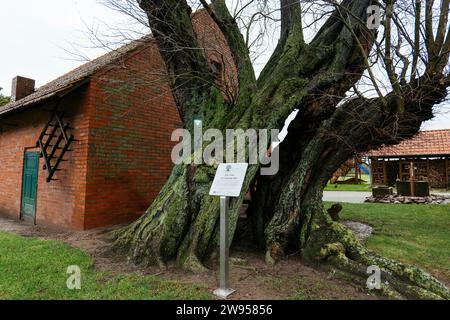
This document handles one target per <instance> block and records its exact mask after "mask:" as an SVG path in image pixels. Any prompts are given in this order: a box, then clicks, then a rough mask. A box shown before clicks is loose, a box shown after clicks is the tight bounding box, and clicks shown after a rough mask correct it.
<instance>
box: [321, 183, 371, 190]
mask: <svg viewBox="0 0 450 320" xmlns="http://www.w3.org/2000/svg"><path fill="white" fill-rule="evenodd" d="M325 191H363V192H372V186H371V185H370V184H367V183H363V184H331V183H328V184H327V186H326V187H325Z"/></svg>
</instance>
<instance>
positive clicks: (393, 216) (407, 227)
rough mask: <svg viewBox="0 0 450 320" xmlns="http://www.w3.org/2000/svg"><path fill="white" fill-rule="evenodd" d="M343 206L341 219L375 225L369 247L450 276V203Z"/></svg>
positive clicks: (430, 270) (438, 273) (440, 274)
mask: <svg viewBox="0 0 450 320" xmlns="http://www.w3.org/2000/svg"><path fill="white" fill-rule="evenodd" d="M326 205H327V207H328V206H330V205H331V204H330V203H327V204H326ZM343 206H344V209H343V211H342V213H341V217H342V219H345V220H354V221H361V222H365V223H367V224H369V225H371V226H373V227H374V233H373V235H372V236H371V237H370V238H369V239H368V242H367V246H368V247H369V248H370V249H372V250H373V251H376V252H378V253H380V254H383V255H385V256H387V257H391V258H394V259H397V260H400V261H402V262H405V263H409V264H414V265H417V266H419V267H422V268H424V269H425V270H427V271H429V272H431V273H432V274H435V275H436V276H438V277H440V278H443V279H447V282H448V281H449V280H450V205H433V206H426V205H413V204H411V205H389V204H343Z"/></svg>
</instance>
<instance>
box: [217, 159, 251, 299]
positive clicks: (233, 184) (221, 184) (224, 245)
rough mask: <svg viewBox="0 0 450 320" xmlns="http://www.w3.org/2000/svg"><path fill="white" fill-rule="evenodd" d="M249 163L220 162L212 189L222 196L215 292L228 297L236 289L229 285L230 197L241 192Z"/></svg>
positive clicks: (220, 296)
mask: <svg viewBox="0 0 450 320" xmlns="http://www.w3.org/2000/svg"><path fill="white" fill-rule="evenodd" d="M247 168H248V163H233V164H230V163H229V164H220V165H219V168H218V169H217V172H216V176H215V178H214V181H213V184H212V186H211V190H210V192H209V194H210V195H212V196H220V249H219V250H220V269H219V289H217V290H215V291H214V294H215V295H216V296H218V297H219V298H222V299H226V298H227V297H228V296H229V295H230V294H232V293H233V292H234V291H235V290H233V289H231V288H230V287H229V262H228V258H229V248H228V245H229V243H230V241H229V240H230V239H229V234H228V233H229V226H228V224H229V223H228V221H229V220H228V219H229V217H228V204H229V197H238V196H239V195H240V193H241V189H242V185H243V183H244V179H245V174H246V173H247Z"/></svg>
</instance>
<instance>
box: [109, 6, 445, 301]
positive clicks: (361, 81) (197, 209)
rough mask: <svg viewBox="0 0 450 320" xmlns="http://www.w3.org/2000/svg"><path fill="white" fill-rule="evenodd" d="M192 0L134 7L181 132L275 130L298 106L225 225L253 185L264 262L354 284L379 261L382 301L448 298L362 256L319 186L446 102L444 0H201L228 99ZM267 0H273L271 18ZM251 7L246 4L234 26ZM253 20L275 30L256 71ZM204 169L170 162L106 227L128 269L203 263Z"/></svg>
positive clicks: (406, 272) (397, 267) (210, 252)
mask: <svg viewBox="0 0 450 320" xmlns="http://www.w3.org/2000/svg"><path fill="white" fill-rule="evenodd" d="M237 2H238V3H241V2H240V1H237ZM193 3H195V1H190V2H189V3H188V2H187V1H186V0H140V1H138V4H139V7H140V8H141V9H142V10H143V12H144V13H145V19H146V23H148V25H149V27H150V28H151V31H152V34H153V36H154V38H155V40H156V43H157V45H158V48H159V51H160V53H161V55H162V57H163V59H164V61H165V63H166V66H167V69H168V72H169V75H170V81H171V85H172V88H173V92H174V96H175V98H176V102H177V106H178V109H179V113H180V116H181V119H182V120H183V123H184V127H185V128H186V129H188V130H190V131H192V130H193V123H194V119H195V117H196V116H198V115H201V116H202V118H203V122H204V129H205V130H206V129H208V128H217V129H220V130H225V129H244V130H246V129H249V128H254V129H281V128H282V127H283V125H284V122H285V120H286V118H287V117H288V116H289V115H290V114H291V113H292V112H293V111H294V110H298V114H297V116H296V118H295V120H294V121H293V122H292V123H291V125H290V128H289V133H288V135H287V137H286V139H285V140H284V141H283V142H282V143H281V144H280V146H279V150H280V158H281V164H280V170H279V172H278V173H277V175H275V176H273V177H263V176H260V175H259V166H257V165H253V166H250V168H249V171H248V174H247V177H246V180H245V183H244V188H243V191H242V194H241V196H240V197H239V198H235V199H233V200H232V201H231V203H230V226H231V231H232V233H234V232H235V230H236V224H237V220H238V217H239V209H240V207H241V205H242V202H243V198H244V195H245V194H246V193H247V192H248V191H249V189H250V188H252V193H253V201H252V205H251V210H250V211H251V212H250V218H251V221H252V224H251V229H252V231H253V234H254V240H255V243H257V244H258V245H259V246H260V248H261V249H263V250H264V251H265V253H266V261H267V262H268V263H270V264H276V262H278V261H279V260H280V259H283V257H284V256H286V255H287V254H292V253H298V254H299V255H301V256H302V257H303V258H304V259H305V260H306V261H309V262H311V263H315V264H322V265H325V266H329V267H331V268H333V269H334V270H335V272H336V273H339V274H341V275H343V276H345V277H346V278H351V279H353V280H354V281H357V282H360V283H361V284H365V281H366V280H365V279H366V278H367V274H366V270H367V267H368V266H371V265H376V266H378V267H380V268H381V269H382V272H383V274H382V277H383V279H384V280H385V281H386V282H383V284H381V289H382V292H383V294H385V295H387V296H390V297H395V298H403V297H407V298H450V293H449V290H448V289H447V288H446V287H445V286H444V285H443V284H442V283H440V282H439V281H438V280H436V279H434V278H433V277H431V276H430V275H429V274H427V273H426V272H424V271H422V270H420V269H418V268H416V267H414V266H408V265H404V264H402V263H400V262H397V261H393V260H390V259H387V258H385V257H381V256H379V255H377V254H375V253H373V252H371V251H369V250H367V249H366V248H365V247H364V246H363V245H362V244H361V243H360V242H359V241H358V240H357V239H356V238H355V236H354V235H353V233H352V232H351V231H349V230H348V229H346V228H345V227H344V226H343V225H341V224H339V223H337V222H334V221H333V220H332V219H331V217H330V216H329V214H328V213H327V212H326V211H325V210H324V207H323V204H322V194H323V189H324V187H325V185H326V183H327V181H328V180H329V179H330V177H331V176H332V174H333V172H335V171H336V170H337V169H338V168H339V167H340V165H341V164H342V163H344V162H345V161H346V160H347V159H349V158H350V157H351V156H352V155H354V154H355V153H360V152H365V151H367V150H370V149H374V148H377V147H380V146H382V145H384V144H388V145H393V144H397V143H399V142H400V141H402V140H404V139H408V138H411V137H412V136H414V135H415V134H416V133H417V132H418V131H419V129H420V127H421V124H422V122H423V121H426V120H429V119H431V118H432V117H433V109H434V108H435V106H437V105H439V104H440V103H441V102H442V101H444V99H445V98H446V97H447V88H448V87H449V86H450V77H449V65H448V61H449V53H450V32H449V23H448V15H449V3H450V0H441V1H438V2H435V1H433V0H427V1H420V0H385V1H372V0H342V1H334V0H330V1H311V0H308V1H306V0H305V1H303V0H279V1H268V0H264V1H263V0H254V1H246V2H242V6H241V9H240V10H230V9H229V7H228V6H227V3H226V2H225V1H224V0H213V1H212V3H209V2H207V1H205V0H200V1H199V4H200V5H201V6H202V7H203V8H204V10H206V11H207V13H208V14H209V15H210V16H211V17H212V19H214V21H215V22H216V23H217V25H218V26H219V28H220V29H221V31H222V33H223V35H224V36H225V38H226V40H227V43H228V45H229V47H230V50H231V52H232V55H233V59H234V62H235V65H236V66H237V78H238V94H237V95H235V97H234V99H231V100H230V99H223V98H222V94H221V92H220V90H219V89H220V88H218V86H217V84H216V82H215V81H214V79H215V76H214V73H213V72H212V71H211V68H210V67H209V65H208V61H207V59H206V58H205V55H204V52H203V49H202V48H200V46H199V44H198V39H197V37H196V34H195V32H194V29H193V25H192V20H191V19H192V6H193ZM197 3H198V2H197ZM268 3H275V5H276V7H277V8H276V10H274V11H273V12H277V14H275V16H272V17H271V14H272V15H273V12H272V11H270V10H267V8H268V7H267V6H268ZM110 4H111V5H113V6H116V7H117V8H119V9H123V11H124V12H126V13H128V14H130V13H131V12H132V11H130V10H127V9H126V8H127V6H129V7H133V6H134V7H136V3H135V2H134V0H122V1H110ZM374 6H375V7H374ZM377 8H378V9H379V12H380V14H381V16H377V13H376V12H377V10H376V9H377ZM249 10H250V11H251V10H254V12H253V13H251V14H249V15H248V17H249V19H247V20H245V19H244V20H245V22H244V23H243V22H242V21H243V18H242V17H243V13H244V12H248V11H249ZM139 17H140V19H142V16H139ZM257 19H264V21H266V19H267V20H269V21H277V22H278V23H279V26H280V33H279V38H278V43H277V46H276V48H275V50H274V52H273V54H272V56H271V58H270V59H269V61H268V63H267V64H266V66H265V67H264V69H263V70H262V72H261V74H260V76H259V77H256V75H255V72H254V67H253V65H252V59H251V56H250V52H249V49H248V45H249V41H248V32H247V35H246V32H245V31H246V30H243V28H242V26H244V27H249V26H250V25H251V22H254V21H256V20H257ZM377 20H380V23H378V22H377ZM246 23H247V24H246ZM313 26H317V30H315V29H314V28H313ZM248 30H249V29H248V28H247V31H248ZM243 31H244V32H243ZM243 34H244V35H243ZM267 147H269V146H267ZM214 173H215V168H214V167H212V166H207V165H193V164H192V165H187V164H181V165H177V166H175V167H174V169H173V172H172V174H171V176H170V178H169V179H168V181H167V183H166V185H165V186H164V187H163V188H162V190H161V192H160V194H159V195H158V197H157V198H156V199H155V201H154V202H153V204H152V205H151V206H150V207H149V209H148V210H147V212H146V213H145V214H144V215H143V216H142V217H141V218H140V219H138V220H137V221H136V222H134V223H132V224H131V225H129V226H128V227H126V228H123V229H122V230H120V231H119V232H117V233H116V235H115V236H116V238H115V245H116V246H117V247H118V248H121V249H123V250H126V252H127V253H128V254H129V256H130V259H131V260H132V261H133V262H135V263H138V264H159V265H160V266H164V265H165V264H166V263H167V262H168V261H170V260H175V261H176V262H177V264H178V265H179V266H181V267H183V268H186V269H189V270H192V271H196V272H199V271H203V270H205V268H206V267H205V266H206V265H207V264H208V261H210V259H211V258H212V257H214V254H215V253H216V248H217V244H218V230H219V228H218V226H219V224H218V217H219V201H218V199H217V198H216V197H210V196H208V190H209V187H210V185H211V182H212V179H213V177H214ZM251 186H253V187H251Z"/></svg>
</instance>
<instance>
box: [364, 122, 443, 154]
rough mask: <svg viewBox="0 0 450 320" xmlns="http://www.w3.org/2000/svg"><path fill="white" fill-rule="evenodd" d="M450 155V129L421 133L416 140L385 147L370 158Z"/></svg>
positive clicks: (374, 152) (372, 152)
mask: <svg viewBox="0 0 450 320" xmlns="http://www.w3.org/2000/svg"><path fill="white" fill-rule="evenodd" d="M439 155H450V129H446V130H430V131H421V132H419V133H418V134H417V135H416V136H415V137H414V138H412V139H409V140H404V141H402V142H400V143H399V144H398V145H395V146H384V147H382V148H381V149H378V150H373V151H370V152H369V153H368V156H369V157H401V156H439Z"/></svg>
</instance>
